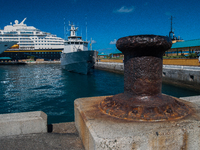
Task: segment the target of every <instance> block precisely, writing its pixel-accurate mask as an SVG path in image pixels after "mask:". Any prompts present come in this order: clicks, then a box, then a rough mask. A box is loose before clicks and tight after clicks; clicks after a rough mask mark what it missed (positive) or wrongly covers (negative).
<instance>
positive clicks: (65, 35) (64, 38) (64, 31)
mask: <svg viewBox="0 0 200 150" xmlns="http://www.w3.org/2000/svg"><path fill="white" fill-rule="evenodd" d="M64 40H66V29H65V18H64Z"/></svg>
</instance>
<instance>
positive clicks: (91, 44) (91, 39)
mask: <svg viewBox="0 0 200 150" xmlns="http://www.w3.org/2000/svg"><path fill="white" fill-rule="evenodd" d="M90 48H91V50H92V38H91V44H90Z"/></svg>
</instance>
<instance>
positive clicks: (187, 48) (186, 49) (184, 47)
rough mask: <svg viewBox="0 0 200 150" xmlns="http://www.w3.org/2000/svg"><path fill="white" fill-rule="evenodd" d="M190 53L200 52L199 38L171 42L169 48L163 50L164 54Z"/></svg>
mask: <svg viewBox="0 0 200 150" xmlns="http://www.w3.org/2000/svg"><path fill="white" fill-rule="evenodd" d="M191 53H196V54H197V55H199V53H200V39H195V40H188V41H181V42H176V43H173V44H172V47H171V49H169V50H168V51H167V52H165V55H166V56H179V55H183V56H188V55H189V54H191Z"/></svg>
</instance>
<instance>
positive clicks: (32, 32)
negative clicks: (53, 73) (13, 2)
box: [0, 18, 64, 59]
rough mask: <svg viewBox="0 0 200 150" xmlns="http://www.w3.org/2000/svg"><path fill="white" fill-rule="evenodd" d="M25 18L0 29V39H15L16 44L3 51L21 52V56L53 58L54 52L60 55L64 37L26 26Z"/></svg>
mask: <svg viewBox="0 0 200 150" xmlns="http://www.w3.org/2000/svg"><path fill="white" fill-rule="evenodd" d="M25 20H26V18H25V19H24V20H23V21H22V22H20V23H19V21H18V20H15V22H14V24H12V23H10V25H7V26H5V27H4V30H0V40H1V41H17V45H18V47H16V46H15V47H12V48H11V49H8V50H7V51H5V52H7V53H10V55H11V53H13V52H22V54H21V57H23V58H25V57H27V56H35V57H38V58H47V59H49V58H52V59H53V58H54V56H55V54H57V55H58V56H59V57H60V53H61V51H62V50H63V48H64V39H62V38H59V37H57V36H56V35H53V34H51V33H47V32H43V31H41V30H39V29H37V28H35V27H34V26H27V25H26V24H24V22H25ZM51 55H52V56H51ZM11 57H12V56H11ZM18 57H19V55H18ZM56 58H57V57H56Z"/></svg>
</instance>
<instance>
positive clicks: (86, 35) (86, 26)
mask: <svg viewBox="0 0 200 150" xmlns="http://www.w3.org/2000/svg"><path fill="white" fill-rule="evenodd" d="M85 20H86V21H85V25H86V41H87V15H85Z"/></svg>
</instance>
